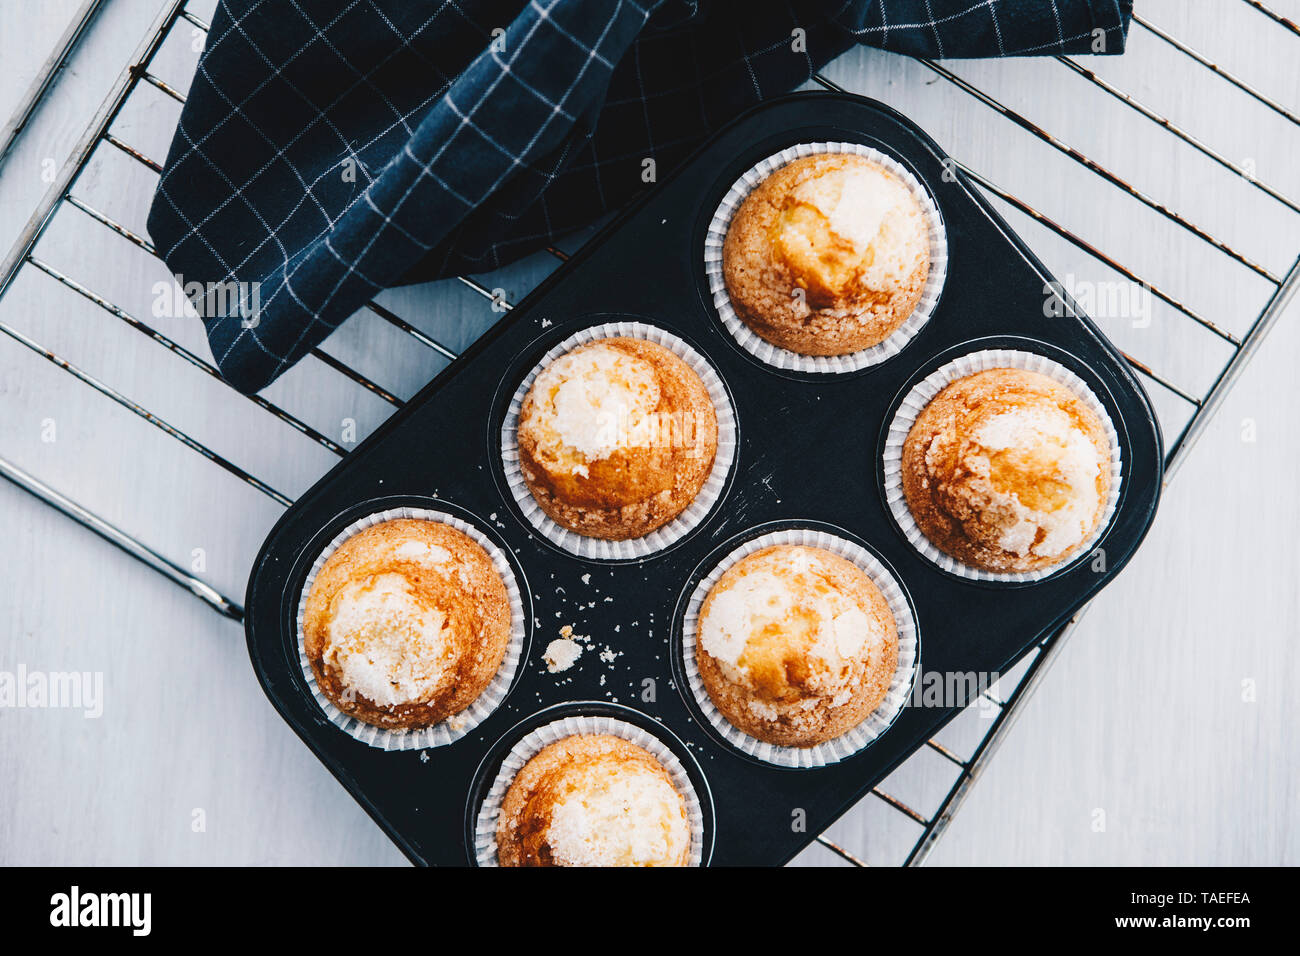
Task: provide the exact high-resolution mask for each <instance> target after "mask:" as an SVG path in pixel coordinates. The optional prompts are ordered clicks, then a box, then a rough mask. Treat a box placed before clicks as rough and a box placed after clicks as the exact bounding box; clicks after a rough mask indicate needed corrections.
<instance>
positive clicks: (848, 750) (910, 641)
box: [682, 528, 921, 769]
mask: <svg viewBox="0 0 1300 956" xmlns="http://www.w3.org/2000/svg"><path fill="white" fill-rule="evenodd" d="M773 545H805V546H807V547H812V548H822V549H823V550H826V551H829V552H831V553H832V554H836V555H839V556H840V557H842V558H845V559H846V560H848V561H851V562H853V563H854V564H856V565H857V566H858V567H859V568H861V569H862V570H863V571H865V572H866V573H867V576H868V577H870V578H871V581H872V583H873V584H875V585H876V587H877V588H879V589H880V593H881V594H882V595H884V598H885V602H886V603H887V604H888V605H889V610H890V612H891V613H892V614H893V615H894V623H895V626H896V627H897V628H898V666H897V668H896V669H895V671H894V679H893V680H892V681H891V682H890V684H889V690H888V692H887V693H886V694H885V699H884V700H882V701H881V702H880V706H878V707H877V708H876V709H875V710H874V711H872V712H871V714H869V715H868V716H867V718H866V719H865V720H863V721H862V723H860V724H858V725H857V726H856V727H854V728H853V729H851V730H848V731H846V732H845V733H843V734H841V735H840V736H838V737H835V738H833V739H831V740H828V741H826V742H825V743H822V744H816V745H814V746H812V747H784V746H781V745H779V744H772V743H768V742H767V741H765V740H759V739H758V738H757V737H751V736H750V735H749V734H747V733H745V732H744V731H743V730H741V729H740V728H739V727H737V726H736V725H735V724H733V723H731V722H730V721H729V720H727V718H726V717H724V716H723V715H722V713H721V712H720V711H719V710H718V708H717V707H716V706H715V705H714V703H713V698H711V697H710V696H709V691H708V689H707V688H706V687H705V686H704V680H703V678H701V677H700V668H699V663H698V662H697V660H696V656H695V651H696V648H695V644H696V635H697V632H698V627H699V620H700V608H701V606H702V605H703V604H704V599H705V598H706V597H708V594H709V591H711V590H712V589H713V586H714V585H715V584H717V583H718V579H719V578H721V577H722V575H723V574H725V573H726V572H727V571H728V570H729V569H730V568H731V567H732V566H733V565H735V564H736V563H737V562H738V561H740V560H741V559H742V558H745V557H748V556H749V555H751V554H753V553H754V552H756V551H761V550H763V549H764V548H770V547H772V546H773ZM920 648H921V641H920V636H919V635H918V633H917V627H916V618H915V617H914V616H913V614H912V607H911V605H910V604H909V603H908V600H907V595H905V594H904V593H903V589H902V587H901V586H900V585H899V583H898V581H897V580H895V578H894V576H893V574H891V573H890V572H889V570H888V569H887V568H886V567H885V566H884V565H883V564H881V563H880V561H879V560H878V559H877V558H876V556H875V555H873V554H872V553H871V552H870V551H868V550H867V549H866V548H864V547H862V546H861V545H858V544H854V543H853V542H852V541H849V540H847V539H845V538H841V537H839V536H837V535H833V534H831V533H829V532H827V531H818V530H814V529H811V528H794V529H789V530H784V531H772V532H769V533H768V534H765V535H762V536H760V537H757V538H754V539H752V540H750V541H746V542H745V543H744V544H742V545H741V546H740V547H738V548H736V549H735V550H734V551H732V552H731V553H730V554H728V555H727V556H726V557H725V558H723V559H722V561H720V562H719V563H718V565H717V567H715V568H713V569H712V570H711V571H710V572H709V573H708V574H707V575H705V576H704V578H703V579H702V580H701V581H700V583H699V584H698V585H696V587H695V590H694V591H693V592H692V593H691V597H690V600H689V601H688V602H687V605H686V615H685V617H684V619H683V621H682V659H683V664H684V665H685V667H684V670H685V673H686V683H687V684H688V685H689V686H690V689H691V693H692V694H693V695H694V697H695V702H696V703H697V704H698V705H699V707H700V710H701V711H703V713H704V716H705V718H706V719H707V720H708V721H709V723H710V724H712V725H713V728H714V730H716V731H717V732H718V733H719V734H720V735H721V736H722V738H723V739H724V740H725V741H727V743H729V744H731V746H733V747H735V748H736V749H737V750H740V751H741V752H743V753H746V754H749V755H750V756H751V757H756V758H757V759H759V760H762V761H765V762H767V763H771V764H776V765H777V766H781V767H795V768H800V769H809V768H813V767H824V766H827V765H828V764H833V763H838V762H839V761H841V760H843V759H845V758H846V757H851V756H853V754H855V753H857V752H858V751H860V750H862V749H863V748H864V747H866V746H867V745H868V744H870V743H871V742H872V741H873V740H875V739H876V738H877V737H879V736H880V735H881V734H883V733H884V732H885V731H886V730H888V729H889V726H890V724H892V723H893V722H894V720H895V719H896V718H897V717H898V715H899V714H900V713H901V712H902V710H903V707H904V706H905V705H906V704H907V700H908V697H909V696H910V695H911V693H912V683H913V681H914V680H915V678H916V667H917V660H918V658H919V655H920Z"/></svg>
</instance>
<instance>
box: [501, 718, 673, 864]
mask: <svg viewBox="0 0 1300 956" xmlns="http://www.w3.org/2000/svg"><path fill="white" fill-rule="evenodd" d="M690 854H691V829H690V821H689V819H688V817H687V813H686V801H685V800H684V799H683V798H682V795H681V794H680V793H678V792H677V790H676V789H675V788H674V786H673V782H672V778H671V777H670V776H669V775H668V772H667V771H666V770H665V769H664V768H663V765H662V764H660V763H659V761H658V760H656V759H655V758H654V756H653V755H652V754H651V753H650V752H649V751H647V750H646V749H644V748H643V747H639V746H637V745H636V744H634V743H632V742H630V741H627V740H624V739H622V738H621V737H616V736H614V735H612V734H575V735H574V736H571V737H566V738H564V739H563V740H558V741H556V742H555V743H553V744H550V745H549V746H547V747H544V748H543V749H542V750H540V751H538V753H537V754H535V755H534V756H533V757H532V759H530V760H529V761H528V762H527V763H526V764H524V766H523V767H522V768H521V769H520V771H519V773H518V774H517V775H516V776H515V779H514V780H513V781H512V782H511V784H510V789H509V790H507V791H506V796H505V799H504V801H503V802H502V804H501V816H500V819H499V820H498V822H497V858H498V862H499V863H500V864H501V865H502V866H687V865H688V864H689V863H690Z"/></svg>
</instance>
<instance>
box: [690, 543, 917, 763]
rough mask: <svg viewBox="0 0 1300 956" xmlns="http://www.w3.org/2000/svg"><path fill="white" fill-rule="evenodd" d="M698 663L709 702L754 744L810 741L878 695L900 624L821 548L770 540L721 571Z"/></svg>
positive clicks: (860, 574)
mask: <svg viewBox="0 0 1300 956" xmlns="http://www.w3.org/2000/svg"><path fill="white" fill-rule="evenodd" d="M696 662H697V665H698V667H699V671H700V677H701V679H702V680H703V682H704V686H705V689H706V690H707V691H708V694H709V697H710V699H712V701H713V703H714V705H715V706H716V707H717V708H718V710H719V711H720V712H721V713H722V715H723V716H724V717H726V719H727V720H728V721H730V722H731V723H732V724H734V725H735V726H737V727H739V728H740V729H741V730H743V731H744V732H745V733H747V734H749V735H750V736H752V737H757V738H758V739H759V740H765V741H767V742H769V743H773V744H780V745H782V746H787V747H811V746H814V745H816V744H820V743H824V742H826V741H828V740H831V739H833V738H835V737H838V736H840V735H841V734H843V733H845V732H847V731H849V730H851V729H852V728H854V727H856V726H857V725H858V724H860V723H861V722H862V721H863V720H865V719H866V718H867V717H868V716H869V715H870V714H871V713H872V711H874V710H875V709H876V708H877V707H879V706H880V702H881V701H882V700H884V698H885V694H886V693H887V692H888V690H889V685H890V683H891V682H892V681H893V678H894V672H895V670H896V669H897V667H898V628H897V625H896V622H895V621H894V616H893V614H892V613H891V611H890V609H889V605H888V603H887V602H886V600H885V597H884V595H882V594H881V593H880V589H879V588H877V587H876V585H875V583H874V582H872V580H871V578H870V577H869V576H868V575H867V573H866V572H865V571H863V570H862V569H861V568H859V567H858V566H857V565H856V564H854V563H853V562H851V561H849V560H847V559H845V558H842V557H840V556H839V555H837V554H833V553H831V552H830V551H826V550H824V549H822V548H813V547H806V546H803V545H776V546H774V547H769V548H764V549H762V550H760V551H755V552H754V553H753V554H750V555H746V556H745V557H744V558H742V559H741V560H740V561H738V562H736V564H734V565H732V566H731V567H730V568H728V569H727V571H726V572H724V573H723V575H722V576H721V577H720V578H719V579H718V581H717V583H716V584H714V586H713V588H712V589H711V590H710V591H709V594H708V596H707V597H706V598H705V600H704V604H703V605H702V607H701V608H700V617H699V626H698V629H697V634H696Z"/></svg>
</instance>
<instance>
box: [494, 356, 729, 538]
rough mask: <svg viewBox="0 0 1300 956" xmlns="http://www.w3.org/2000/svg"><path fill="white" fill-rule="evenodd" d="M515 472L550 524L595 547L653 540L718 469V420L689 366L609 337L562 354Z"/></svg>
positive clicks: (541, 390)
mask: <svg viewBox="0 0 1300 956" xmlns="http://www.w3.org/2000/svg"><path fill="white" fill-rule="evenodd" d="M518 443H519V464H520V470H521V471H522V473H523V478H524V482H525V484H526V485H527V486H528V490H529V491H530V492H531V493H532V496H533V498H534V499H535V500H536V501H537V503H538V504H539V505H540V506H541V508H542V510H543V511H544V512H546V514H547V515H548V516H549V517H550V518H551V520H552V521H554V522H556V523H557V524H559V525H562V526H563V527H565V528H569V529H571V530H573V531H576V532H578V533H579V534H584V535H587V536H589V537H593V538H605V539H610V540H624V539H627V538H638V537H641V536H643V535H646V534H649V533H650V532H651V531H654V530H655V529H656V528H659V527H661V526H663V525H665V524H667V523H668V522H669V521H671V520H672V519H674V518H676V517H677V516H678V515H679V514H681V513H682V512H683V511H684V510H685V509H686V508H687V507H688V506H689V505H690V503H691V502H692V501H694V500H695V496H696V495H698V494H699V492H700V489H701V488H702V487H703V486H704V483H705V481H706V480H707V479H708V477H709V473H710V471H712V469H713V459H714V455H715V454H716V452H717V448H718V419H717V412H716V410H715V409H714V407H713V401H712V400H711V399H710V397H709V393H708V390H707V389H706V388H705V386H704V383H703V382H702V381H701V380H700V377H699V376H698V375H696V374H695V372H694V371H693V370H692V369H691V367H690V366H689V365H687V364H686V363H685V362H684V361H682V359H681V358H679V357H678V356H676V355H674V354H673V353H672V352H671V351H669V350H668V349H666V348H664V347H663V346H662V345H659V344H657V343H654V342H649V341H646V340H644V339H637V338H619V337H615V338H607V339H600V340H597V341H595V342H589V343H587V344H585V345H580V346H578V347H577V348H575V349H573V350H572V351H570V352H567V353H565V354H564V355H561V356H560V357H558V358H557V359H555V360H554V361H553V362H551V364H550V365H548V366H547V367H546V368H545V369H543V370H542V371H541V373H540V374H539V375H538V376H537V378H536V380H535V381H534V382H533V384H532V387H531V388H530V389H529V390H528V394H527V395H526V396H525V398H524V401H523V406H522V408H521V409H520V413H519V431H518Z"/></svg>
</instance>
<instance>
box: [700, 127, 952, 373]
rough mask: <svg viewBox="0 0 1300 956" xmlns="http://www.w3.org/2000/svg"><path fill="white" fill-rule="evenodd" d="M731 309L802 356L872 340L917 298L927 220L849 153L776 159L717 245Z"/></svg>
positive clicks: (926, 265) (879, 170)
mask: <svg viewBox="0 0 1300 956" xmlns="http://www.w3.org/2000/svg"><path fill="white" fill-rule="evenodd" d="M722 273H723V279H724V280H725V282H726V285H727V294H728V295H729V296H730V298H731V304H732V307H733V308H734V309H735V310H736V314H737V315H738V316H740V318H741V320H742V321H743V322H744V323H745V324H746V325H748V326H749V327H750V328H751V329H752V330H753V331H754V333H755V334H756V335H758V336H760V337H761V338H763V339H766V340H767V341H768V342H771V343H772V344H773V345H777V346H780V347H781V348H783V349H789V350H790V351H792V352H798V353H801V354H803V355H846V354H848V353H850V352H857V351H859V350H861V349H865V348H869V347H870V346H872V345H877V344H879V343H880V342H883V341H884V340H885V339H887V338H888V337H889V336H890V334H892V333H893V332H894V330H895V329H897V328H898V327H899V326H900V325H902V324H903V322H904V321H905V320H906V319H907V317H908V316H909V315H911V314H912V312H913V310H915V309H916V306H917V303H919V302H920V301H921V293H922V291H923V290H924V288H925V280H926V277H927V276H928V275H929V273H930V239H929V228H928V224H927V222H926V217H925V213H924V212H923V211H922V209H921V204H920V203H919V202H918V201H917V198H916V196H915V195H914V194H913V192H912V190H911V189H909V188H908V186H907V184H906V183H904V182H903V181H902V180H901V179H899V178H898V177H897V176H896V175H894V174H893V173H892V172H890V171H889V170H887V169H885V168H884V167H883V166H881V165H879V164H878V163H874V162H872V161H871V160H869V159H867V158H866V157H864V156H858V155H856V154H853V153H827V154H818V155H815V156H805V157H804V158H802V159H796V160H794V161H793V162H791V163H788V164H786V165H785V166H782V167H781V168H780V169H778V170H777V171H776V172H774V173H773V174H772V175H771V176H769V177H768V178H767V179H765V180H764V181H763V182H762V183H760V184H759V185H758V186H757V188H755V189H754V190H753V191H752V192H751V193H750V194H749V195H748V196H747V197H746V198H745V200H744V202H742V203H741V205H740V208H739V209H738V210H737V211H736V214H735V216H734V217H733V218H732V220H731V225H730V226H729V227H728V229H727V236H726V240H725V241H724V243H723V247H722Z"/></svg>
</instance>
